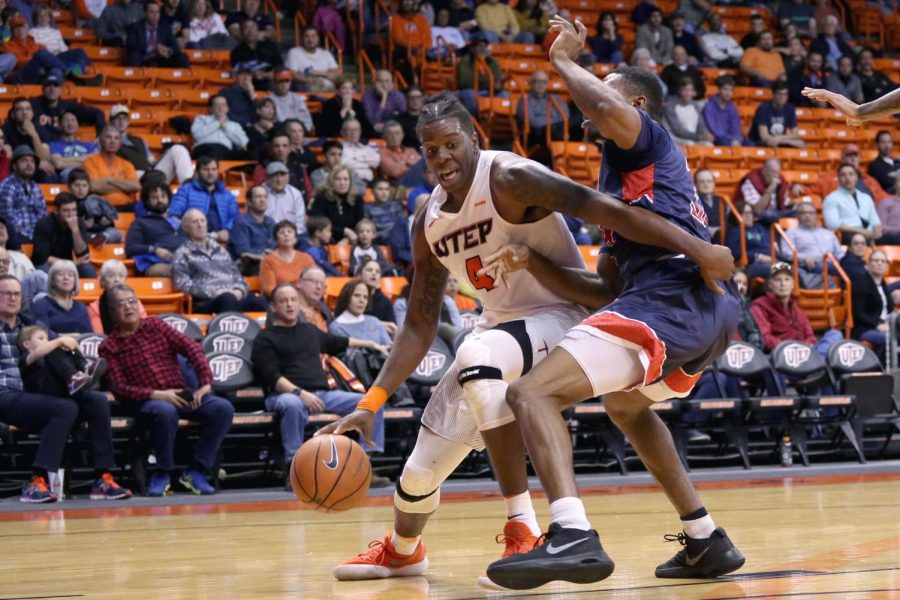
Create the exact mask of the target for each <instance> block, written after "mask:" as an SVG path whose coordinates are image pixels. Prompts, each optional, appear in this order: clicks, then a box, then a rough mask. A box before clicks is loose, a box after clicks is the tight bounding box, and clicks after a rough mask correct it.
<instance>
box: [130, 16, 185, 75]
mask: <svg viewBox="0 0 900 600" xmlns="http://www.w3.org/2000/svg"><path fill="white" fill-rule="evenodd" d="M156 43H157V45H160V44H161V45H163V46H165V47H166V48H168V49H169V50H171V51H172V52H173V53H177V52H180V51H181V49H180V48H179V47H178V42H176V41H175V34H174V33H172V26H171V24H169V23H163V22H162V19H160V21H159V24H158V25H157V26H156ZM125 51H126V53H127V57H126V59H125V64H126V65H128V66H129V67H142V66H144V56H146V54H147V20H146V19H141V20H140V21H138V22H137V23H134V24H132V25H129V27H128V29H126V30H125Z"/></svg>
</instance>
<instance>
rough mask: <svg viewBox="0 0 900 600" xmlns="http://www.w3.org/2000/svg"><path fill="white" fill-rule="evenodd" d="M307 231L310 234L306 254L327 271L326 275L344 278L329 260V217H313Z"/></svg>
mask: <svg viewBox="0 0 900 600" xmlns="http://www.w3.org/2000/svg"><path fill="white" fill-rule="evenodd" d="M306 230H307V232H308V233H309V247H308V248H307V249H306V253H307V254H309V255H310V256H312V257H313V260H315V261H316V265H317V266H318V267H320V268H321V269H322V270H323V271H325V274H326V275H328V276H337V277H342V276H343V275H344V274H343V273H341V272H340V271H338V270H337V269H336V268H335V266H334V265H333V264H331V262H330V261H329V260H328V243H329V242H330V241H331V220H330V219H329V218H328V217H322V216H316V215H314V216H311V217H310V218H309V220H308V221H307V222H306Z"/></svg>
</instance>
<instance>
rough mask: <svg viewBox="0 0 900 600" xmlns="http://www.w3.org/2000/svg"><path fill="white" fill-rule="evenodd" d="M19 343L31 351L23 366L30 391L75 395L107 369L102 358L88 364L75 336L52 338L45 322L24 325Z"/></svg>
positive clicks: (21, 366) (23, 373)
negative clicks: (42, 323) (44, 324)
mask: <svg viewBox="0 0 900 600" xmlns="http://www.w3.org/2000/svg"><path fill="white" fill-rule="evenodd" d="M19 345H20V346H21V347H22V349H23V350H24V351H25V352H27V354H23V356H22V359H21V364H20V366H19V368H20V370H21V372H22V382H23V383H24V384H25V390H26V391H27V392H32V393H40V394H49V395H52V396H62V397H69V396H74V395H75V394H77V393H78V392H80V391H81V390H83V389H85V388H88V387H90V386H91V385H93V384H94V383H96V382H98V381H99V380H100V378H101V377H102V376H103V373H104V372H105V371H106V361H104V360H102V359H99V360H97V361H95V362H93V363H91V364H88V361H87V359H86V358H85V357H84V355H83V354H82V353H81V350H80V349H79V346H78V342H77V341H76V340H75V338H72V337H69V336H60V337H58V338H56V339H55V340H52V341H51V340H50V339H49V332H48V331H47V328H46V327H44V326H43V325H28V326H26V327H23V328H22V330H21V331H20V332H19Z"/></svg>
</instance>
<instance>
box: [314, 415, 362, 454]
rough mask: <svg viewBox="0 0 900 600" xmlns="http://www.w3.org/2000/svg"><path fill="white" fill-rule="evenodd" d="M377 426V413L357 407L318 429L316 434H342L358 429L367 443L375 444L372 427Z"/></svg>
mask: <svg viewBox="0 0 900 600" xmlns="http://www.w3.org/2000/svg"><path fill="white" fill-rule="evenodd" d="M374 426H375V413H373V412H370V411H368V410H361V409H359V408H357V409H356V410H354V411H353V412H352V413H350V414H349V415H347V416H344V417H341V418H340V419H338V420H337V421H335V422H334V423H329V424H328V425H326V426H325V427H322V428H321V429H319V430H318V431H316V435H325V434H328V433H333V434H335V435H340V434H342V433H346V432H348V431H358V432H359V433H360V436H361V437H362V439H364V440H365V441H366V445H368V446H374V445H375V442H373V441H372V429H373V428H374Z"/></svg>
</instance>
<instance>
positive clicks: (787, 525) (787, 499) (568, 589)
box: [0, 474, 900, 600]
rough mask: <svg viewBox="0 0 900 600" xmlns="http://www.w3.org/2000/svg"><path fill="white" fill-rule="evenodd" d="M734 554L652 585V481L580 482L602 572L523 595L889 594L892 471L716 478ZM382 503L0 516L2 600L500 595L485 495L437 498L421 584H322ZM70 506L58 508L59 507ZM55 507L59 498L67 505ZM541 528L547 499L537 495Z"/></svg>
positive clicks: (366, 531)
mask: <svg viewBox="0 0 900 600" xmlns="http://www.w3.org/2000/svg"><path fill="white" fill-rule="evenodd" d="M699 487H700V488H701V490H702V493H703V497H704V499H705V502H706V504H707V506H708V507H709V508H710V509H711V512H712V514H713V516H714V517H715V518H716V522H717V524H719V525H721V526H723V527H725V528H726V529H727V530H728V532H729V534H730V536H731V537H732V539H733V540H734V541H735V542H736V544H737V545H738V546H739V548H740V549H741V550H742V551H743V552H744V554H745V555H746V556H747V564H746V565H745V566H744V568H743V569H742V570H741V571H739V572H738V574H737V576H735V577H731V578H727V579H721V580H717V581H712V582H707V581H698V580H682V581H678V580H661V579H656V578H655V577H653V569H654V567H655V566H656V565H657V564H658V563H661V562H663V561H665V560H666V559H668V558H669V557H670V556H671V555H672V554H674V552H675V551H677V550H678V549H679V546H678V545H677V543H664V542H663V538H662V535H663V534H664V533H675V532H676V531H677V530H678V527H677V517H676V516H675V515H674V513H673V512H672V510H671V508H670V507H669V504H668V503H667V501H666V499H665V498H664V496H663V495H662V493H661V492H659V491H658V490H657V489H656V488H654V487H651V486H638V487H634V486H631V487H616V488H610V487H606V488H602V489H600V488H590V489H586V490H585V492H586V494H585V496H586V497H585V501H586V505H587V508H588V514H589V516H590V518H591V520H592V522H593V524H594V525H595V527H597V529H598V530H599V531H600V534H601V540H602V541H603V544H604V547H605V548H606V549H607V551H608V552H609V553H610V555H611V556H612V557H613V559H614V560H615V561H616V572H615V573H614V574H613V575H612V577H610V578H609V579H607V580H606V581H603V582H601V583H599V584H596V585H593V586H574V585H562V584H558V585H557V584H551V585H548V586H545V587H543V588H540V589H538V590H534V591H531V592H528V593H519V594H514V593H509V594H507V595H508V596H516V595H518V596H527V597H529V598H559V599H562V598H616V599H621V598H653V599H657V598H667V599H668V598H704V599H710V600H711V599H726V598H775V597H777V598H785V597H791V598H801V597H802V598H809V597H816V598H820V597H821V598H841V599H850V598H853V599H855V598H860V599H862V598H866V599H869V598H900V502H898V496H900V474H886V475H885V474H881V475H878V474H873V475H838V476H831V477H826V478H816V479H813V478H793V479H784V480H762V481H730V482H715V483H705V484H700V486H699ZM390 503H391V499H390V497H387V496H382V497H376V498H369V499H368V501H367V503H366V506H364V507H362V508H358V509H355V510H351V511H349V512H345V513H338V514H330V515H326V514H318V513H315V512H311V511H307V510H300V508H299V506H298V504H297V503H296V502H294V501H291V500H281V501H270V502H256V503H230V504H223V503H219V504H201V505H179V506H162V507H158V506H157V507H152V506H139V505H137V504H138V503H137V502H132V504H131V506H129V503H128V502H124V503H116V504H105V505H103V506H102V507H100V508H93V507H94V506H95V504H91V505H90V506H91V508H86V509H74V510H73V509H69V510H65V511H63V510H49V511H47V510H41V511H29V512H0V544H2V547H3V559H2V560H0V600H11V599H14V598H15V599H25V598H28V599H36V598H40V599H56V598H100V599H116V600H124V599H128V600H143V599H147V600H150V599H152V600H157V599H166V600H182V599H185V600H186V599H194V598H197V599H210V600H212V599H216V600H220V599H221V600H232V599H233V600H255V599H263V598H264V599H279V598H284V599H291V600H301V599H302V600H307V599H319V598H322V599H325V598H340V599H346V600H374V599H385V600H407V599H409V600H416V599H420V598H421V599H425V598H444V599H463V598H482V597H487V596H490V597H500V594H498V593H488V592H486V591H485V590H483V589H481V588H479V587H478V585H477V584H476V582H475V579H476V577H477V576H478V575H479V574H480V573H481V572H482V570H483V569H484V567H485V566H486V565H487V564H488V563H489V562H490V561H492V560H494V559H495V558H497V557H498V556H499V553H500V549H501V548H500V546H499V545H498V544H496V543H495V542H494V535H495V534H496V533H498V532H499V530H500V527H501V526H502V523H503V521H502V519H503V505H502V502H501V501H500V500H499V499H498V498H497V496H496V495H495V494H494V493H493V492H483V493H465V494H446V495H445V498H444V502H443V503H442V506H441V508H440V509H439V511H438V513H437V514H436V515H435V516H434V517H433V518H432V521H431V522H430V524H429V527H428V529H427V531H426V537H425V542H426V545H427V547H428V553H429V557H430V560H431V567H430V568H429V571H428V574H427V576H426V577H418V578H410V579H393V580H383V581H368V582H336V581H333V579H332V577H331V567H332V566H333V565H334V563H335V562H336V561H338V560H340V559H342V558H345V557H348V556H350V555H351V554H354V553H356V552H359V551H362V550H363V549H365V547H366V544H367V543H368V542H369V541H371V540H373V539H376V538H379V537H380V536H383V535H384V532H385V530H386V529H387V528H388V527H389V526H390V522H391V515H392V512H391V510H392V509H391V506H390ZM69 504H72V503H69ZM65 506H66V505H65V503H64V504H61V505H59V507H60V508H65ZM536 506H537V508H538V515H539V518H540V521H541V523H542V524H543V525H545V526H546V524H547V521H548V518H547V507H546V502H545V501H544V499H543V498H538V499H536ZM2 508H3V507H2V505H0V510H2Z"/></svg>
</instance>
